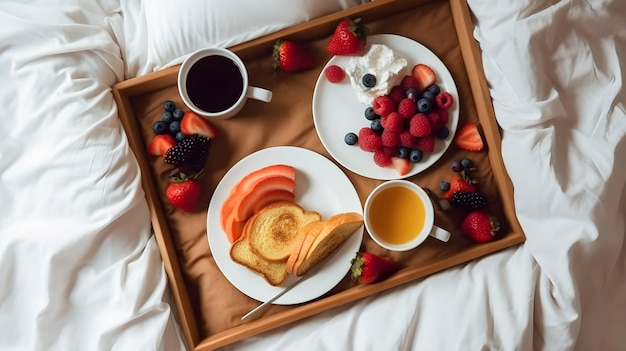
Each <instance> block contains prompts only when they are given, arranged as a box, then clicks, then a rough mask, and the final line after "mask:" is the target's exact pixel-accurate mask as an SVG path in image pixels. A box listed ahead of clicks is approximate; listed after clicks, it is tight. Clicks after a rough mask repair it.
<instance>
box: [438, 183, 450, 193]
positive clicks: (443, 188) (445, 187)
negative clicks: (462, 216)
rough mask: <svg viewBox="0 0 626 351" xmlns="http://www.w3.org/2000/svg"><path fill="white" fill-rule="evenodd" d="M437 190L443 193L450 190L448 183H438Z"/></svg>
mask: <svg viewBox="0 0 626 351" xmlns="http://www.w3.org/2000/svg"><path fill="white" fill-rule="evenodd" d="M439 190H441V191H443V192H444V193H445V192H446V191H448V190H450V183H449V182H446V181H443V182H441V183H439Z"/></svg>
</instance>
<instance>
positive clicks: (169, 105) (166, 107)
mask: <svg viewBox="0 0 626 351" xmlns="http://www.w3.org/2000/svg"><path fill="white" fill-rule="evenodd" d="M175 108H176V104H175V103H174V102H173V101H171V100H167V101H165V102H164V103H163V109H164V110H165V111H167V112H172V111H174V109H175Z"/></svg>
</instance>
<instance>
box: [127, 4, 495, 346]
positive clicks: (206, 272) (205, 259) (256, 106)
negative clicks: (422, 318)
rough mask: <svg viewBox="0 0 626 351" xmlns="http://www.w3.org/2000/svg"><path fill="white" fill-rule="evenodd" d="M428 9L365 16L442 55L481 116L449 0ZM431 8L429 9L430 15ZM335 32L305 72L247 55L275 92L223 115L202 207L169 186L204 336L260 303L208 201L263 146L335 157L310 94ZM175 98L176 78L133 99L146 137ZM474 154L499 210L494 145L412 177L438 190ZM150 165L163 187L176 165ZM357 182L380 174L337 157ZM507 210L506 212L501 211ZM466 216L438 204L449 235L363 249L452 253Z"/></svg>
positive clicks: (173, 225)
mask: <svg viewBox="0 0 626 351" xmlns="http://www.w3.org/2000/svg"><path fill="white" fill-rule="evenodd" d="M420 9H422V10H423V11H418V10H411V11H408V12H405V13H401V14H397V15H393V16H391V17H386V18H382V19H379V20H376V21H370V22H368V23H365V24H366V25H367V26H368V27H369V28H370V30H371V32H372V34H383V33H390V34H398V35H403V36H406V37H409V38H412V39H415V40H417V41H419V42H420V43H422V44H423V45H425V46H426V47H428V48H429V49H431V50H432V51H433V52H434V53H435V54H436V55H438V56H439V57H440V58H441V59H442V60H443V62H444V63H445V64H446V66H447V67H448V69H449V70H450V71H451V73H452V76H453V77H454V79H455V82H456V84H457V88H458V91H459V94H460V123H459V124H462V123H464V122H467V121H476V120H477V116H476V109H475V106H474V101H473V100H472V99H471V91H470V85H469V81H468V78H467V74H466V72H465V67H464V63H463V59H462V57H461V51H460V49H459V47H458V45H459V43H458V39H457V36H456V34H455V33H454V32H453V31H454V23H453V18H452V15H451V13H450V8H449V5H448V4H447V2H435V3H433V4H429V5H425V6H424V7H420ZM424 13H427V14H428V16H425V15H424ZM329 37H330V33H329V36H328V37H325V38H321V39H319V40H316V41H312V42H307V43H306V45H307V46H308V47H309V48H311V49H312V51H313V52H314V55H315V61H316V65H315V67H314V68H313V69H311V70H308V71H306V72H301V73H295V74H286V73H280V74H275V73H274V72H273V70H272V65H271V55H270V52H269V51H268V53H267V55H264V56H260V57H257V58H255V59H253V60H245V61H246V62H245V63H246V65H247V68H248V71H249V75H250V84H251V85H254V86H259V87H264V88H267V89H269V90H271V91H272V92H273V100H272V101H271V102H270V103H262V102H258V101H254V100H248V102H247V104H246V106H245V107H244V109H243V110H242V111H241V112H240V113H239V114H238V115H237V116H235V117H234V118H231V119H228V120H222V121H216V122H215V124H216V126H217V128H218V129H219V133H220V135H219V137H218V138H216V139H215V140H214V141H213V144H212V147H211V153H210V157H209V161H208V165H209V166H208V168H207V169H206V171H205V172H204V173H203V175H202V177H201V179H200V180H201V182H202V183H203V185H204V189H205V193H204V195H203V198H202V202H201V207H202V209H201V210H200V211H199V212H198V213H194V214H188V213H183V212H181V211H178V210H174V209H173V208H172V207H171V206H170V205H169V204H168V203H167V200H165V197H164V191H163V193H162V194H161V200H162V201H163V203H164V204H165V209H166V216H167V219H168V221H169V223H170V229H171V231H172V236H173V239H174V242H175V244H176V250H177V251H178V255H179V258H180V264H181V269H182V271H183V276H184V279H185V282H186V286H187V289H188V291H189V295H190V300H191V304H192V305H193V306H195V313H196V319H197V321H198V329H199V333H200V336H201V337H208V336H211V335H214V334H216V333H220V332H223V331H226V330H228V329H230V328H233V327H235V326H237V325H239V324H241V321H240V318H241V316H242V315H244V314H245V313H247V312H248V311H250V310H251V309H252V308H254V307H256V306H258V304H259V302H258V301H255V300H253V299H251V298H249V297H247V296H246V295H244V294H243V293H241V292H239V291H238V290H237V289H236V288H235V287H233V286H232V285H231V284H230V283H229V282H228V281H227V280H226V278H225V277H224V276H223V275H222V273H221V272H220V270H219V269H218V267H217V266H216V264H215V262H214V260H213V257H212V256H211V251H210V249H209V244H208V240H207V233H206V218H207V215H206V208H207V207H208V204H209V201H210V198H211V194H212V192H213V190H214V189H215V187H216V185H217V184H218V183H219V181H220V179H221V178H222V176H223V175H224V174H225V173H226V172H227V171H228V169H229V168H230V167H232V166H233V165H234V164H235V163H237V162H238V161H239V160H241V159H242V158H243V157H245V156H247V155H248V154H250V153H253V152H255V151H257V150H260V149H263V148H267V147H271V146H278V145H293V146H300V147H304V148H307V149H310V150H313V151H316V152H318V153H320V154H322V155H324V156H326V157H328V158H329V159H330V160H332V161H333V162H335V161H334V160H333V159H332V157H330V155H329V154H328V152H327V151H326V150H325V149H324V147H323V146H322V144H321V143H320V140H319V138H318V136H317V134H316V131H315V127H314V125H313V116H312V110H311V102H312V96H313V90H314V86H315V83H316V80H317V78H318V75H319V73H320V72H321V69H322V67H323V66H324V65H325V64H326V62H327V61H328V60H329V59H330V57H331V56H330V55H329V54H328V53H327V52H326V50H325V49H326V44H327V42H328V38H329ZM167 99H171V100H173V101H174V102H175V103H176V104H177V105H178V106H184V105H183V103H182V100H181V99H180V96H179V95H178V92H177V90H176V87H175V86H171V87H168V88H165V89H163V90H160V91H158V92H155V93H152V94H149V95H147V96H144V97H141V98H137V99H135V100H134V101H133V108H134V110H135V113H136V115H137V116H138V119H139V121H140V123H141V125H142V128H143V137H144V140H150V139H149V138H151V135H152V134H151V133H152V132H151V124H152V123H153V122H154V121H155V120H156V119H158V118H159V116H160V114H161V111H162V103H163V101H165V100H167ZM462 157H470V158H471V159H472V160H473V161H474V162H475V164H477V167H476V168H477V170H476V172H475V173H474V175H475V177H476V178H477V179H479V180H480V183H481V184H480V186H481V189H482V190H484V191H485V192H486V193H487V194H488V196H489V197H490V201H491V203H490V207H491V209H492V210H493V211H495V212H494V213H495V214H498V215H501V213H499V212H498V211H499V210H498V209H499V208H500V199H499V198H498V194H497V192H496V190H495V187H494V186H493V183H494V180H493V174H492V173H491V170H490V167H489V164H488V160H487V153H486V152H480V153H469V152H465V151H461V150H458V149H456V148H455V147H454V146H451V147H450V149H449V150H448V151H447V152H446V153H445V154H444V156H443V157H442V158H441V159H440V160H439V161H438V162H437V163H435V164H434V165H433V167H431V168H430V169H428V170H427V171H425V172H423V173H421V174H419V175H417V176H414V177H411V178H410V180H412V181H415V182H416V183H418V184H420V185H421V186H423V187H426V188H429V189H432V190H434V191H435V192H437V193H439V190H438V187H439V183H440V182H441V181H442V180H449V179H450V177H451V176H452V175H453V173H452V172H451V170H450V168H449V165H450V163H451V162H452V161H453V160H458V159H461V158H462ZM150 162H151V166H152V167H153V170H154V173H155V174H156V177H157V178H158V179H157V181H158V184H159V186H160V189H165V188H166V186H167V176H168V173H169V172H170V168H168V167H167V165H166V164H165V163H164V162H163V161H162V160H161V159H151V160H150ZM335 163H336V164H337V165H338V167H340V168H341V169H342V170H343V171H344V172H345V174H346V175H347V176H348V177H349V179H350V180H351V182H352V183H353V184H354V186H355V188H356V189H357V191H358V193H359V196H360V199H361V202H362V203H364V201H365V198H366V197H367V194H368V193H369V192H370V191H371V190H372V189H373V188H374V187H375V186H376V185H378V184H380V183H381V181H378V180H373V179H368V178H364V177H361V176H359V175H356V174H354V173H352V172H350V171H348V170H346V169H345V168H343V167H342V166H341V165H339V164H338V163H337V162H335ZM501 218H502V216H501ZM459 221H460V216H459V215H458V213H455V212H454V211H452V212H445V213H444V212H442V211H439V210H438V211H437V213H436V219H435V223H436V224H437V225H439V226H441V227H443V228H446V229H448V230H449V231H451V233H452V237H451V239H450V241H449V242H448V243H441V242H439V241H437V240H436V239H433V238H431V239H428V240H427V242H426V243H425V244H424V245H422V246H420V248H418V249H416V250H413V251H409V252H405V253H399V252H387V251H386V250H384V249H382V248H380V247H379V246H378V245H376V244H375V243H374V242H373V241H372V240H371V239H370V238H369V237H368V236H367V234H366V233H364V238H363V249H365V250H369V251H372V252H375V253H378V254H381V255H384V256H387V257H390V258H392V259H394V260H397V261H399V262H400V263H402V264H404V265H407V266H408V265H412V266H414V265H418V266H419V265H420V264H424V263H426V262H431V261H433V260H435V259H442V258H446V257H449V256H451V255H453V254H454V253H455V252H458V251H459V250H461V249H463V248H467V247H468V246H470V245H472V243H471V242H470V241H469V240H468V239H466V238H464V237H463V236H461V235H460V234H459V232H458V229H457V227H458V223H459ZM353 285H354V283H353V282H351V281H350V279H349V278H348V277H347V276H346V278H344V280H343V281H342V282H340V283H339V285H337V286H336V287H335V288H334V289H333V290H331V291H330V292H329V294H333V293H334V292H338V291H342V290H344V289H347V288H350V287H351V286H353ZM288 308H291V307H290V306H278V305H274V306H271V307H269V308H268V309H267V310H266V311H265V312H264V315H270V314H274V313H277V312H280V311H281V310H284V309H288Z"/></svg>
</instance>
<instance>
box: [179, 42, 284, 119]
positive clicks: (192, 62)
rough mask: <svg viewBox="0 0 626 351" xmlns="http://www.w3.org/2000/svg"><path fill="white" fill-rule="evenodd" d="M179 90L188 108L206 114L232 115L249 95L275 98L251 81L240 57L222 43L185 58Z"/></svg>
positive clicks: (210, 115) (261, 98)
mask: <svg viewBox="0 0 626 351" xmlns="http://www.w3.org/2000/svg"><path fill="white" fill-rule="evenodd" d="M178 92H179V94H180V97H181V98H182V100H183V102H184V103H185V105H187V107H189V109H191V110H192V111H194V112H196V113H197V114H199V115H201V116H204V117H207V118H220V119H226V118H230V117H233V116H234V115H236V114H237V113H238V112H239V111H240V110H241V109H242V108H243V106H244V105H245V103H246V100H247V99H248V98H252V99H255V100H259V101H263V102H269V101H271V100H272V92H271V91H269V90H267V89H264V88H259V87H254V86H250V85H248V71H247V69H246V66H245V65H244V63H243V61H242V60H241V58H239V56H237V55H236V54H235V53H234V52H232V51H230V50H228V49H224V48H219V47H212V48H205V49H200V50H198V51H196V52H194V53H193V54H191V55H190V56H189V57H187V58H186V59H185V60H184V61H183V63H182V65H181V67H180V70H179V71H178Z"/></svg>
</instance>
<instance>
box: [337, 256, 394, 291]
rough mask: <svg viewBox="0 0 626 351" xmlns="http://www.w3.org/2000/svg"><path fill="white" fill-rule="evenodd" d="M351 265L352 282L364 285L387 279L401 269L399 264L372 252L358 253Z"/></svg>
mask: <svg viewBox="0 0 626 351" xmlns="http://www.w3.org/2000/svg"><path fill="white" fill-rule="evenodd" d="M350 264H351V268H350V272H351V274H350V276H351V278H352V280H353V281H355V282H359V283H362V284H371V283H376V282H379V281H382V280H384V279H387V278H389V277H390V276H391V275H393V274H394V273H396V272H397V271H399V270H400V268H401V266H400V265H399V264H398V263H397V262H395V261H393V260H391V259H388V258H384V257H381V256H378V255H376V254H373V253H370V252H357V254H356V256H355V257H354V258H353V259H352V261H351V263H350Z"/></svg>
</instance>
